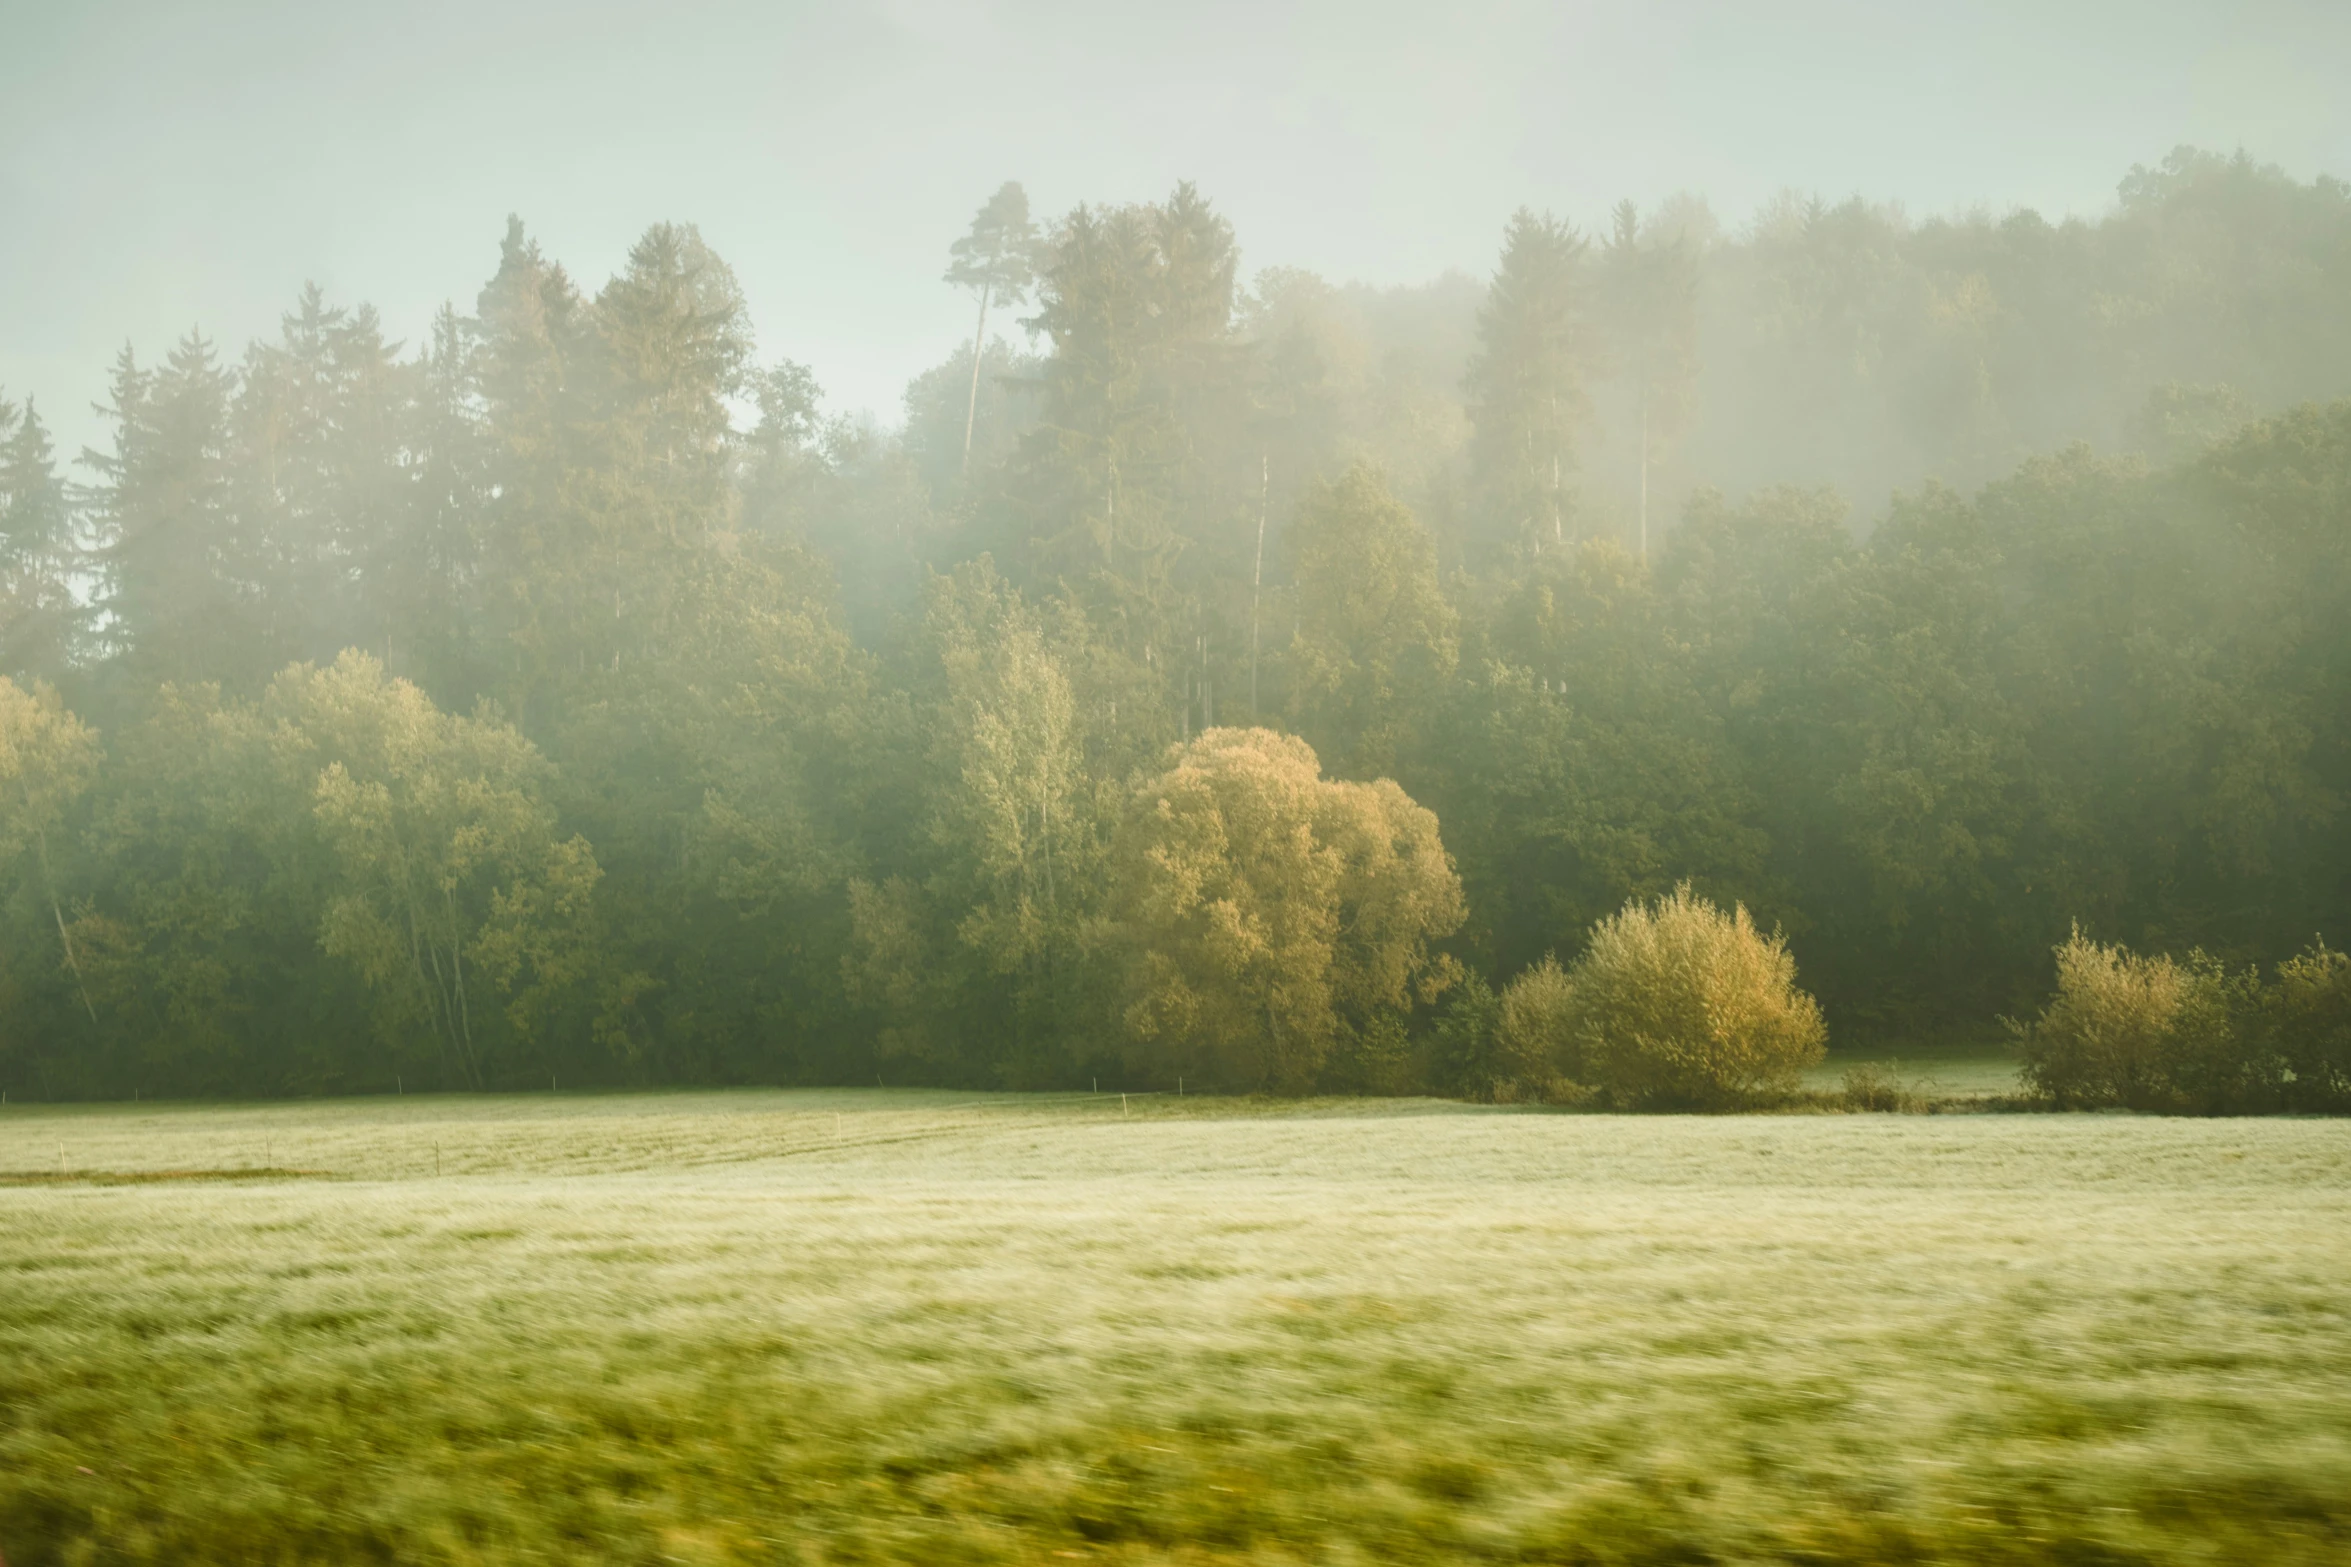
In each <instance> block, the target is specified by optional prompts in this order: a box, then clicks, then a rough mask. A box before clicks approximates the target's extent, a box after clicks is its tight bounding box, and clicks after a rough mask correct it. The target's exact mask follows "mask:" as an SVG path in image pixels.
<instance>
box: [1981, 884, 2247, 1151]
mask: <svg viewBox="0 0 2351 1567" xmlns="http://www.w3.org/2000/svg"><path fill="white" fill-rule="evenodd" d="M2258 999H2259V987H2258V984H2257V982H2256V980H2255V977H2254V976H2253V975H2252V974H2251V973H2247V974H2245V975H2243V976H2239V977H2232V976H2231V975H2230V974H2229V973H2228V971H2227V970H2226V969H2225V968H2224V967H2222V965H2221V964H2220V963H2219V962H2218V961H2217V960H2216V959H2213V958H2211V957H2209V956H2207V955H2206V954H2204V953H2203V952H2200V951H2198V952H2191V953H2189V954H2188V957H2187V959H2186V961H2184V962H2175V961H2174V960H2173V959H2172V958H2170V957H2168V956H2165V955H2161V954H2158V955H2156V956H2154V957H2138V956H2135V955H2133V954H2132V953H2131V952H2130V951H2128V950H2127V949H2125V948H2123V947H2120V946H2103V945H2101V944H2099V943H2097V942H2094V941H2091V940H2090V939H2089V938H2087V937H2085V936H2084V935H2083V934H2082V932H2081V928H2080V927H2079V926H2076V927H2075V928H2074V931H2073V934H2072V936H2071V937H2070V938H2068V939H2067V941H2066V942H2065V944H2064V945H2063V946H2061V947H2059V948H2058V949H2057V994H2056V996H2055V997H2054V998H2053V999H2052V1000H2051V1001H2050V1003H2049V1005H2048V1006H2047V1007H2046V1008H2044V1009H2043V1010H2042V1013H2041V1015H2040V1017H2039V1018H2037V1019H2035V1020H2034V1021H2033V1022H2032V1023H2031V1024H2029V1025H2025V1026H2021V1027H2019V1026H2016V1025H2011V1026H2012V1027H2013V1028H2014V1029H2015V1032H2016V1034H2017V1037H2018V1040H2019V1043H2020V1045H2021V1046H2022V1049H2023V1053H2024V1076H2025V1082H2026V1083H2027V1085H2029V1086H2030V1087H2031V1088H2032V1089H2033V1091H2034V1092H2035V1093H2037V1094H2039V1095H2040V1096H2042V1097H2043V1098H2046V1099H2048V1100H2050V1101H2051V1102H2053V1103H2054V1104H2056V1105H2057V1106H2058V1107H2059V1108H2061V1109H2098V1108H2102V1107H2106V1106H2113V1105H2120V1106H2123V1107H2126V1108H2128V1109H2133V1110H2157V1111H2167V1112H2171V1113H2174V1114H2178V1113H2188V1114H2198V1115H2220V1114H2230V1113H2242V1112H2245V1111H2248V1110H2261V1109H2269V1108H2274V1107H2275V1105H2276V1103H2277V1100H2278V1094H2279V1088H2280V1085H2281V1080H2282V1077H2283V1072H2282V1070H2281V1067H2280V1065H2279V1063H2278V1062H2277V1060H2276V1057H2275V1055H2274V1052H2272V1051H2271V1050H2269V1049H2268V1048H2266V1046H2265V1044H2264V1042H2263V1039H2262V1037H2261V1035H2262V1032H2263V1031H2262V1030H2261V1029H2260V1028H2258V1027H2257V1026H2253V1025H2254V1012H2255V1007H2256V1004H2257V1002H2258Z"/></svg>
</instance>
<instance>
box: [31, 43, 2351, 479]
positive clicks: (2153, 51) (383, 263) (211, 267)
mask: <svg viewBox="0 0 2351 1567" xmlns="http://www.w3.org/2000/svg"><path fill="white" fill-rule="evenodd" d="M1444 12H1445V15H1444V20H1443V21H1442V22H1441V23H1438V22H1433V21H1432V20H1431V15H1432V13H1431V12H1430V11H1429V9H1428V8H1426V7H1416V6H1393V5H1384V4H1359V3H1358V4H1318V5H1297V4H1247V5H1243V4H1226V3H1222V0H1216V3H1203V4H1190V5H1183V6H1165V7H1138V6H1099V5H1084V4H1074V3H1072V4H1020V3H1011V4H960V3H927V0H897V3H886V4H869V3H862V0H855V3H843V4H826V5H805V4H798V3H791V4H782V5H749V4H746V5H698V6H691V7H649V6H642V5H635V4H629V5H618V4H608V3H603V0H589V3H583V4H569V5H562V6H555V5H536V4H520V5H518V4H513V3H509V0H489V3H481V4H450V3H441V0H431V3H425V4H418V5H412V6H399V7H359V6H344V5H332V4H307V3H306V4H246V3H235V4H223V5H208V6H203V7H191V6H185V5H178V4H144V5H142V4H123V3H94V4H81V5H70V6H61V5H46V4H38V3H34V0H0V387H5V388H7V389H8V390H9V392H10V394H11V395H14V396H19V397H21V396H22V395H24V394H25V393H26V392H27V391H31V392H34V393H37V394H38V395H39V396H40V397H41V399H42V403H43V407H44V409H45V410H46V411H47V413H48V415H49V417H50V418H51V420H52V422H53V424H54V426H55V427H56V428H57V430H58V431H59V433H60V436H61V444H62V445H63V446H64V447H65V449H66V450H68V451H69V452H70V451H73V450H76V449H78V448H79V446H80V445H82V444H83V443H84V442H85V441H87V440H90V439H94V438H95V435H96V426H95V425H94V424H92V422H91V421H90V420H89V419H88V417H87V416H86V415H85V413H84V411H83V410H84V408H85V405H86V404H88V403H89V402H91V401H93V400H95V399H96V398H97V397H98V396H99V395H100V394H101V392H102V391H103V386H104V377H103V371H104V366H105V365H106V363H107V362H108V360H109V359H110V358H111V356H112V354H113V352H114V351H115V349H117V348H118V347H119V346H120V345H121V344H122V343H123V342H124V341H125V340H126V339H127V340H129V341H131V342H133V343H135V344H137V345H139V346H140V347H141V348H142V350H144V351H146V352H147V353H149V354H150V355H153V354H156V353H159V352H160V351H161V349H162V348H163V347H164V346H165V345H166V344H168V343H169V342H171V341H172V340H174V339H176V338H177V337H178V336H179V335H180V334H181V333H183V332H185V331H186V330H188V329H189V328H190V327H191V326H201V327H202V328H203V329H204V330H205V332H206V333H207V334H209V335H210V336H211V337H212V338H213V339H214V340H215V341H217V342H219V343H222V344H224V345H227V346H228V347H229V348H230V349H231V350H232V351H233V350H234V348H235V347H236V346H237V345H240V344H242V343H244V342H245V341H247V340H248V339H250V338H253V337H255V336H260V335H265V334H267V333H269V332H270V331H272V330H274V327H275V324H276V321H277V317H278V315H279V313H280V312H282V311H283V310H284V309H285V308H287V305H288V303H289V302H290V301H291V300H292V299H293V298H294V296H295V294H296V293H297V292H298V291H299V289H300V288H301V286H302V285H303V284H304V283H305V282H308V281H316V282H318V283H319V284H320V285H321V286H322V287H324V289H325V290H326V292H327V293H328V295H329V296H330V297H331V298H333V299H337V300H341V301H345V302H353V301H358V300H367V301H372V302H373V303H374V304H375V305H376V306H377V307H378V308H379V309H380V310H381V311H382V312H383V314H384V318H385V321H386V323H387V327H388V329H389V330H390V332H391V333H392V335H394V336H395V337H404V338H407V339H409V340H410V341H412V342H413V341H416V340H418V339H419V338H420V337H421V334H422V333H423V331H424V327H425V323H426V322H427V320H428V319H429V318H430V315H431V313H432V311H433V310H434V309H435V308H436V307H437V306H438V305H439V304H440V303H441V302H442V301H443V300H444V299H455V300H457V301H458V302H459V303H460V304H461V305H462V304H463V303H464V302H465V301H467V300H468V299H470V297H471V295H472V293H473V291H474V290H475V289H476V288H478V287H479V284H480V280H481V278H482V277H484V276H486V275H487V272H488V269H489V267H490V266H491V264H492V263H493V262H494V260H495V253H496V244H497V239H498V236H499V234H500V232H501V231H502V227H503V224H504V220H505V217H506V215H507V214H508V213H509V212H519V213H520V214H521V215H522V216H523V217H524V218H525V220H526V221H527V222H528V223H529V224H530V225H531V228H532V232H533V233H534V234H536V235H538V236H540V237H541V238H542V240H543V241H544V243H545V244H546V246H547V249H548V251H549V253H550V254H553V255H556V256H560V257H562V258H563V259H564V260H565V262H566V263H567V265H569V266H570V267H571V269H572V270H573V271H574V272H575V273H576V274H578V275H579V276H581V277H583V278H597V277H602V276H605V275H606V274H607V273H609V272H610V271H612V270H613V269H614V268H615V267H616V266H617V265H618V264H619V262H620V260H621V258H622V257H623V255H624V254H625V252H626V250H627V248H628V246H629V245H630V243H632V242H633V241H634V240H635V238H636V237H637V235H638V234H639V233H640V232H641V231H642V230H643V229H644V227H645V226H646V225H647V224H648V223H651V222H654V221H659V220H670V221H681V222H693V223H696V224H698V225H699V226H700V228H701V230H702V232H703V234H704V236H705V237H706V238H707V239H708V240H709V242H710V244H711V245H712V247H713V248H714V249H715V250H717V251H718V253H719V254H721V255H723V256H724V257H726V258H727V259H728V260H729V262H730V263H731V264H732V265H733V267H734V268H735V270H736V272H737V274H738V275H739V276H740V278H741V280H742V284H743V288H744V292H745V294H746V296H747V299H748V302H749V305H750V311H751V315H752V318H753V319H754V320H755V321H756V322H757V324H758V329H759V334H760V347H761V351H762V353H763V355H765V356H768V357H777V356H782V357H789V358H792V359H794V360H797V361H800V362H802V363H805V364H807V365H809V366H810V367H812V368H813V370H814V371H815V373H816V376H817V379H818V381H819V382H820V384H821V385H822V386H823V387H824V388H825V391H826V393H827V396H828V398H829V400H830V402H831V404H832V406H834V407H835V408H837V409H840V410H844V411H852V412H853V411H856V410H860V409H866V410H872V411H874V412H875V413H877V414H878V415H879V416H880V417H882V418H883V419H885V420H894V419H895V418H896V417H897V416H898V406H899V393H900V390H901V389H902V388H903V386H904V385H905V383H906V381H907V380H908V379H909V378H911V377H912V376H913V375H915V374H916V373H918V372H919V371H921V370H922V369H924V368H925V367H927V366H928V365H930V364H933V363H935V362H937V361H938V360H939V359H940V358H942V357H944V355H945V354H946V353H947V351H948V350H950V349H951V348H952V347H953V345H954V343H955V342H956V341H957V340H958V337H959V335H960V334H961V331H962V328H963V315H964V310H963V301H962V300H961V299H960V298H959V297H958V296H957V294H956V292H955V291H953V290H950V289H946V288H942V287H941V286H939V284H938V282H937V277H938V270H939V265H940V261H939V252H940V249H941V247H942V246H943V244H944V243H945V241H946V239H947V238H948V237H951V236H952V235H953V234H955V233H957V232H959V231H960V229H961V226H962V224H963V222H964V221H965V219H966V218H967V216H968V214H969V211H970V209H971V208H972V207H973V206H974V205H975V204H976V203H977V202H978V200H979V199H981V198H982V197H983V196H984V195H985V194H986V193H987V192H988V191H991V190H993V189H995V188H996V186H997V185H998V184H999V183H1000V182H1002V181H1003V180H1005V179H1018V180H1021V181H1022V182H1024V184H1025V185H1026V186H1027V188H1028V191H1029V193H1030V196H1031V199H1032V201H1033V202H1034V204H1035V206H1036V208H1037V210H1038V211H1039V212H1041V213H1060V212H1064V211H1067V210H1068V209H1069V208H1070V207H1072V206H1074V205H1076V204H1077V203H1078V202H1079V201H1081V200H1090V201H1131V200H1146V199H1151V198H1153V197H1156V196H1158V195H1160V194H1162V193H1164V192H1165V191H1166V190H1168V189H1169V188H1171V187H1172V186H1173V185H1174V183H1175V182H1176V181H1177V180H1178V179H1190V180H1193V181H1195V182H1197V183H1198V184H1199V186H1200V188H1201V189H1202V190H1203V191H1204V192H1205V193H1207V194H1208V195H1209V196H1210V197H1211V198H1212V199H1213V200H1214V201H1215V202H1216V203H1217V205H1218V208H1219V210H1220V211H1222V212H1223V213H1224V214H1225V215H1226V216H1228V217H1229V218H1230V219H1231V220H1232V222H1233V224H1234V227H1235V228H1236V230H1237V231H1238V233H1239V236H1240V240H1241V245H1242V251H1243V273H1244V275H1245V276H1246V275H1252V274H1254V273H1255V272H1256V271H1257V270H1259V269H1260V268H1263V267H1267V266H1277V265H1278V266H1294V267H1305V268H1308V269H1311V270H1313V271H1315V272H1318V273H1320V274H1322V275H1323V276H1325V277H1327V278H1330V279H1332V280H1333V281H1346V280H1350V279H1361V280H1365V281H1369V282H1374V283H1383V284H1397V283H1413V282H1420V281H1424V280H1427V279H1430V278H1433V277H1436V276H1438V275H1439V274H1441V273H1443V272H1445V271H1447V270H1448V269H1456V268H1458V269H1461V270H1463V271H1466V272H1468V273H1470V274H1472V275H1474V276H1478V277H1481V278H1482V277H1484V276H1485V275H1486V274H1487V273H1488V272H1489V271H1490V270H1491V266H1492V258H1493V254H1494V251H1495V248H1496V245H1497V242H1498V239H1499V235H1500V231H1501V225H1502V222H1503V220H1504V219H1505V218H1507V217H1508V215H1509V214H1510V212H1511V211H1512V210H1514V209H1515V208H1517V207H1519V206H1521V205H1529V206H1533V207H1535V208H1537V209H1542V208H1551V209H1555V210H1557V211H1558V212H1559V213H1561V214H1562V215H1563V216H1566V217H1568V218H1570V219H1572V220H1574V221H1576V222H1577V223H1579V224H1581V225H1583V226H1585V227H1587V228H1590V227H1595V226H1598V225H1601V224H1603V223H1604V221H1605V218H1606V214H1607V210H1608V208H1609V207H1610V205H1611V204H1613V203H1614V202H1615V201H1617V200H1618V199H1620V198H1624V197H1630V198H1632V199H1634V200H1636V201H1638V202H1640V203H1642V204H1643V205H1644V206H1645V207H1646V206H1651V205H1654V204H1655V203H1657V202H1658V201H1660V200H1662V199H1663V198H1665V197H1667V196H1669V195H1671V194H1672V193H1674V192H1676V191H1692V192H1696V193H1698V194H1700V195H1702V196H1703V197H1704V198H1705V199H1706V200H1707V201H1708V202H1709V203H1711V205H1712V207H1713V210H1714V212H1715V213H1716V214H1717V215H1718V216H1719V217H1720V218H1721V219H1722V221H1723V222H1724V223H1725V224H1726V225H1727V226H1729V227H1732V228H1736V227H1737V226H1738V225H1740V224H1742V223H1744V222H1745V221H1746V220H1747V219H1748V218H1749V217H1750V216H1751V215H1752V214H1753V213H1754V211H1755V210H1756V209H1757V208H1758V207H1760V206H1761V205H1763V204H1764V203H1766V202H1767V201H1769V200H1770V199H1771V198H1772V197H1774V196H1775V195H1776V194H1778V193H1780V192H1781V191H1783V190H1794V191H1798V192H1803V193H1808V194H1818V195H1820V196H1822V197H1824V198H1826V199H1828V200H1830V201H1832V202H1834V201H1838V200H1842V199H1844V198H1846V197H1848V196H1852V195H1856V194H1858V195H1861V196H1863V197H1866V198H1868V199H1870V200H1872V201H1875V202H1893V203H1900V204H1902V205H1903V206H1904V207H1905V208H1906V209H1907V210H1908V211H1909V212H1910V213H1911V214H1912V215H1913V216H1914V217H1919V216H1926V215H1931V214H1940V213H1947V212H1952V211H1956V210H1959V209H1964V208H1969V207H1973V206H1977V205H1979V204H1980V205H1983V206H1985V207H1988V208H1989V209H1990V210H1991V211H1993V212H1994V213H1995V214H1997V213H2001V212H2005V211H2007V210H2009V209H2010V208H2012V207H2015V206H2029V207H2032V208H2035V209H2036V210H2038V211H2040V212H2041V213H2042V214H2043V215H2044V216H2046V217H2048V218H2050V219H2051V220H2053V221H2054V220H2058V219H2061V218H2062V217H2064V216H2065V215H2067V214H2079V215H2082V216H2095V215H2097V214H2099V213H2101V212H2103V211H2105V210H2107V209H2108V208H2109V207H2111V205H2112V203H2113V199H2114V190H2115V183H2116V181H2117V179H2118V178H2119V177H2120V175H2121V173H2122V171H2124V170H2126V169H2128V168H2129V167H2130V166H2131V165H2132V164H2134V163H2139V162H2152V161H2154V160H2157V159H2160V158H2161V157H2162V156H2163V155H2164V154H2165V153H2167V152H2168V151H2169V150H2170V149H2171V148H2172V147H2173V146H2175V145H2178V144H2181V143H2191V144H2195V145H2198V146H2204V147H2209V148H2213V149H2215V150H2218V151H2222V152H2228V151H2232V150H2234V149H2235V148H2237V147H2239V146H2243V147H2245V148H2247V149H2249V150H2250V151H2251V152H2253V153H2254V154H2255V155H2256V156H2257V157H2258V158H2260V159H2262V160H2263V161H2266V162H2274V163H2276V164H2278V165H2280V166H2281V167H2283V168H2284V169H2285V170H2286V171H2287V172H2288V173H2290V174H2292V175H2294V176H2295V177H2297V178H2301V179H2308V178H2310V177H2311V176H2312V175H2314V174H2316V173H2319V172H2323V171H2325V170H2328V169H2333V170H2334V171H2335V172H2338V173H2340V172H2342V170H2343V169H2344V168H2345V166H2346V164H2347V163H2351V106H2347V100H2346V96H2345V95H2344V94H2343V93H2342V91H2341V74H2342V68H2343V62H2344V61H2345V60H2346V59H2351V10H2346V8H2345V7H2342V6H2340V5H2335V4H2331V3H2328V0H2256V3H2249V4H2237V5H2219V4H2201V3H2179V0H2152V3H2133V4H2123V3H2112V4H2110V3H2082V4H2067V5H2035V4H1998V5H1948V6H1933V7H1930V6H1880V5H1870V4H1864V3H1860V0H1851V3H1823V0H1805V3H1799V4H1792V5H1781V6H1774V7H1755V6H1747V5H1738V4H1701V3H1687V0H1683V3H1669V4H1622V3H1609V4H1576V5H1540V4H1518V5H1494V4H1488V3H1482V0H1481V3H1471V4H1464V5H1459V6H1448V7H1446V8H1444Z"/></svg>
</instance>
